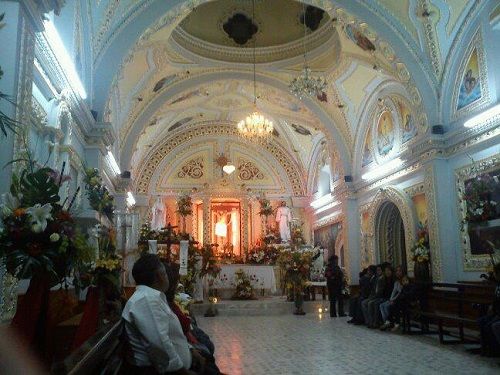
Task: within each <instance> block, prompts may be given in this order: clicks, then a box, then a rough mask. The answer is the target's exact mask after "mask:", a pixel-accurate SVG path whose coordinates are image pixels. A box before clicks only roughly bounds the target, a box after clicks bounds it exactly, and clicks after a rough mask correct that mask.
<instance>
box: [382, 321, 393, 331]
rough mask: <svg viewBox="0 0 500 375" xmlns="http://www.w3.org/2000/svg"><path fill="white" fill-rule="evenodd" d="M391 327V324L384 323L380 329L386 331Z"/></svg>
mask: <svg viewBox="0 0 500 375" xmlns="http://www.w3.org/2000/svg"><path fill="white" fill-rule="evenodd" d="M390 327H391V322H385V323H384V324H383V325H382V327H380V330H381V331H386V330H387V329H388V328H390Z"/></svg>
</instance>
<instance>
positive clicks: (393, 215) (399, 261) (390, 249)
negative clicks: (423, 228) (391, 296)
mask: <svg viewBox="0 0 500 375" xmlns="http://www.w3.org/2000/svg"><path fill="white" fill-rule="evenodd" d="M375 228H376V246H377V252H378V258H379V260H380V261H381V262H389V263H391V264H392V265H393V266H394V267H396V266H402V267H403V269H404V270H405V271H406V270H407V268H408V264H407V261H406V241H405V229H404V223H403V218H402V216H401V213H400V212H399V209H398V207H397V206H396V205H395V204H394V203H393V202H385V203H383V204H382V205H381V206H380V208H379V211H378V213H377V218H376V223H375Z"/></svg>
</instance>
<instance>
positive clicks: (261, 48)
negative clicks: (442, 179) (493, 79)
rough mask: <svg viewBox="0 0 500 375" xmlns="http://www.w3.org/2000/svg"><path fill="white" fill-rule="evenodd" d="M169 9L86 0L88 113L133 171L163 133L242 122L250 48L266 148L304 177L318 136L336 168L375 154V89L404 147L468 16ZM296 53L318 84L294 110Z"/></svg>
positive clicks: (313, 6)
mask: <svg viewBox="0 0 500 375" xmlns="http://www.w3.org/2000/svg"><path fill="white" fill-rule="evenodd" d="M178 3H179V4H177V5H172V4H167V3H165V2H159V1H158V0H144V1H141V2H137V1H132V0H94V1H89V7H88V16H89V22H90V26H91V32H92V50H93V57H94V64H95V65H94V66H95V70H96V77H97V78H96V79H99V77H102V78H103V80H102V85H100V86H99V88H98V90H96V92H95V94H94V96H95V97H94V101H95V102H96V103H98V104H97V109H99V105H101V104H100V103H105V107H104V108H102V111H98V112H102V119H103V120H105V121H109V122H111V123H113V125H114V128H115V130H116V133H117V138H118V139H119V142H120V146H121V148H122V150H123V151H122V152H123V153H125V154H127V155H122V156H124V157H125V158H124V160H126V161H125V163H126V164H127V165H126V167H127V168H130V169H132V170H133V168H134V166H137V165H139V164H140V163H141V162H142V161H143V158H144V157H146V155H147V154H148V152H149V150H150V149H153V148H155V147H157V146H158V144H157V143H158V142H159V140H161V139H163V138H164V137H165V136H167V134H168V133H175V132H177V131H182V130H183V129H185V128H186V127H190V126H195V124H196V123H198V122H203V121H232V122H235V123H236V122H238V121H239V120H241V119H242V118H243V117H244V116H246V115H247V114H248V112H249V111H250V110H251V109H252V102H253V85H252V81H251V77H252V64H251V62H252V59H253V49H252V48H251V47H253V41H255V44H256V46H257V49H256V50H255V58H256V61H257V67H256V70H257V77H258V84H257V96H258V105H259V109H260V110H261V111H262V112H263V113H264V114H265V115H266V116H268V117H269V118H271V119H272V120H273V121H274V123H275V127H276V134H279V136H276V135H275V136H274V138H275V139H276V141H277V142H279V143H280V144H281V145H283V147H286V148H287V149H288V151H289V152H290V154H291V155H293V157H294V158H295V159H296V161H297V162H299V163H300V165H301V166H302V167H303V168H307V165H308V163H309V162H310V161H311V158H312V154H313V150H314V144H315V142H317V140H318V139H319V138H321V137H326V139H327V141H328V144H329V146H330V148H331V149H332V150H331V152H334V150H335V152H338V153H339V155H340V156H339V157H340V158H341V159H342V160H343V166H344V168H346V166H349V165H351V164H352V163H353V159H354V154H355V153H356V152H358V153H363V150H361V149H360V150H356V148H355V145H358V146H360V147H361V148H364V151H365V152H364V155H365V156H366V157H364V158H363V160H364V161H363V164H365V165H366V164H369V163H370V162H371V159H373V157H372V155H371V153H370V152H368V151H367V150H369V149H370V147H372V146H371V145H369V143H370V142H375V144H374V146H373V147H376V146H377V145H376V142H377V141H378V140H377V139H375V136H376V134H377V131H376V130H377V129H375V128H374V129H373V131H372V132H371V136H370V137H368V138H370V139H369V140H368V139H367V141H366V142H365V139H366V133H367V127H368V124H367V121H366V116H367V114H366V111H367V108H371V104H372V102H373V101H374V100H376V95H374V92H376V91H377V90H379V89H380V88H381V87H385V86H388V85H392V86H391V87H396V86H397V87H398V90H399V91H401V92H402V93H403V94H404V95H403V96H404V97H405V99H404V101H398V100H394V113H392V116H393V117H394V118H395V121H394V123H393V127H396V124H397V129H398V130H397V133H398V142H399V146H398V147H399V148H401V149H403V146H404V145H406V146H407V145H408V144H411V142H412V141H414V140H415V139H416V138H418V137H419V136H422V135H423V134H424V133H425V130H426V129H427V127H428V122H429V119H428V118H427V117H426V115H425V114H427V113H430V114H431V115H432V114H434V113H435V112H436V111H437V110H424V105H425V106H427V107H428V106H432V105H435V102H436V101H437V100H436V98H437V95H438V91H439V84H440V80H441V79H442V72H443V70H444V67H445V66H446V64H448V56H449V55H450V50H451V49H452V48H453V46H454V45H453V41H454V39H455V38H456V37H457V35H459V34H460V32H461V31H462V26H463V25H464V24H465V23H466V22H467V20H468V18H469V17H470V15H471V14H473V12H475V11H476V10H477V8H478V2H477V1H467V0H446V1H445V0H400V1H390V0H373V1H363V0H352V1H330V0H307V1H304V3H305V5H303V4H302V3H300V2H297V1H293V0H273V2H268V1H258V2H257V6H256V17H255V20H252V19H251V2H249V1H248V2H246V1H243V2H242V1H237V0H213V1H205V0H189V1H185V2H178ZM152 9H155V11H156V13H155V12H152ZM304 9H306V14H305V17H304V15H303V10H304ZM237 15H238V17H236V18H235V16H237ZM366 15H370V17H368V18H364V17H366ZM304 18H305V21H306V37H305V39H304V24H303V22H304ZM278 19H279V20H280V22H276V20H278ZM139 21H140V22H139ZM132 29H134V30H135V31H134V34H133V35H132V36H131V40H130V41H129V42H128V43H129V44H128V47H127V48H124V49H122V50H121V51H120V53H121V55H120V57H119V58H118V60H116V62H115V63H116V66H118V68H117V70H116V71H113V72H111V71H105V70H104V66H107V65H106V64H108V61H109V58H108V57H110V56H111V55H110V54H111V53H112V52H111V51H112V48H113V45H114V44H113V43H115V42H116V41H118V40H120V37H123V35H122V33H125V32H127V30H132ZM116 43H117V42H116ZM304 45H305V46H306V52H307V55H306V56H307V62H308V65H309V66H310V67H311V69H312V70H313V73H314V74H315V75H321V76H323V77H325V78H326V80H327V82H328V87H327V90H326V91H325V92H324V93H322V95H321V96H318V97H317V98H313V99H311V100H305V101H299V100H297V99H296V98H294V97H292V96H291V95H290V94H289V93H288V90H287V89H286V86H287V85H288V83H289V82H290V81H291V80H292V79H293V78H294V77H296V76H297V74H298V73H299V72H300V70H301V69H302V67H303V65H304V60H303V56H302V55H303V54H304ZM113 53H115V52H113ZM115 69H116V68H115ZM208 76H210V77H217V79H210V80H208V79H207V78H206V77H208ZM207 81H209V82H207ZM264 82H265V83H264ZM423 92H425V95H422V93H423ZM407 118H409V120H407ZM434 120H435V119H434ZM309 133H310V134H309ZM381 133H383V132H381ZM332 134H333V135H332ZM400 146H401V147H400ZM406 146H404V147H406ZM382 148H383V147H382ZM382 151H384V150H382ZM382 153H383V152H382ZM377 154H378V152H377ZM375 156H376V155H375Z"/></svg>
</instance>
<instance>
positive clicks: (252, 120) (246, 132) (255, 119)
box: [238, 0, 274, 139]
mask: <svg viewBox="0 0 500 375" xmlns="http://www.w3.org/2000/svg"><path fill="white" fill-rule="evenodd" d="M254 21H255V0H252V22H254ZM256 39H257V38H256V36H255V35H254V37H253V113H252V114H250V115H249V116H247V117H246V118H245V119H243V120H241V121H240V122H239V123H238V131H239V133H240V134H241V135H242V136H244V137H245V138H249V139H266V137H268V136H270V135H271V134H272V133H273V130H274V126H273V122H272V121H270V120H268V119H267V118H265V117H264V115H262V114H260V113H259V111H258V110H257V80H256V73H255V69H256V62H255V49H256Z"/></svg>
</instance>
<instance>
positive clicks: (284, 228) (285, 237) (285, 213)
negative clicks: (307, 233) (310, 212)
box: [276, 201, 292, 242]
mask: <svg viewBox="0 0 500 375" xmlns="http://www.w3.org/2000/svg"><path fill="white" fill-rule="evenodd" d="M291 221H292V211H291V210H290V208H288V207H287V205H286V202H284V201H283V202H281V206H280V207H278V210H277V211H276V222H277V223H278V225H279V229H280V237H281V242H290V240H291V235H290V222H291Z"/></svg>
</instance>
